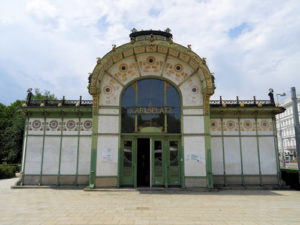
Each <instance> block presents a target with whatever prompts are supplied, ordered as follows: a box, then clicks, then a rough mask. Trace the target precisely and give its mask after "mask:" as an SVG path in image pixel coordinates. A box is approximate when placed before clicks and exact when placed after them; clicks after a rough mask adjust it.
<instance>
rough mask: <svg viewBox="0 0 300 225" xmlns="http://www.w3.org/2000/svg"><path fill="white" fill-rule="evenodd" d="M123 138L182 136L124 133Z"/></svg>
mask: <svg viewBox="0 0 300 225" xmlns="http://www.w3.org/2000/svg"><path fill="white" fill-rule="evenodd" d="M121 136H122V137H145V136H147V137H148V136H159V137H169V136H170V137H174V136H181V134H175V133H174V134H172V133H122V134H121Z"/></svg>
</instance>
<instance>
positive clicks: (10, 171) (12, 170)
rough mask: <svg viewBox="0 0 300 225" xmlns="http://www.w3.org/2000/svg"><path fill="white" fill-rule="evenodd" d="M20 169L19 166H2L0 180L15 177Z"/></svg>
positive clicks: (0, 167)
mask: <svg viewBox="0 0 300 225" xmlns="http://www.w3.org/2000/svg"><path fill="white" fill-rule="evenodd" d="M18 167H19V166H18V165H9V164H8V165H0V179H5V178H11V177H14V176H15V174H16V172H17V171H18Z"/></svg>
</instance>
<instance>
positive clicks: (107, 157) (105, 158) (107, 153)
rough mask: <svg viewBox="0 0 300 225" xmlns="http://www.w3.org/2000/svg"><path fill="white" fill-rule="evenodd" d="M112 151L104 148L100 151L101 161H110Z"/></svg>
mask: <svg viewBox="0 0 300 225" xmlns="http://www.w3.org/2000/svg"><path fill="white" fill-rule="evenodd" d="M112 154H113V150H112V149H111V148H104V149H103V150H102V161H112V157H113V155H112Z"/></svg>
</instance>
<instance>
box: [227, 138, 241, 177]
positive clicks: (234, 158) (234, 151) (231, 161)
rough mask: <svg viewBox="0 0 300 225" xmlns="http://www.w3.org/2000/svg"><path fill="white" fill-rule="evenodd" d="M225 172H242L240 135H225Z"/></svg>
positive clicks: (233, 173)
mask: <svg viewBox="0 0 300 225" xmlns="http://www.w3.org/2000/svg"><path fill="white" fill-rule="evenodd" d="M224 154H225V172H226V174H230V175H235V174H241V154H240V142H239V138H238V137H224Z"/></svg>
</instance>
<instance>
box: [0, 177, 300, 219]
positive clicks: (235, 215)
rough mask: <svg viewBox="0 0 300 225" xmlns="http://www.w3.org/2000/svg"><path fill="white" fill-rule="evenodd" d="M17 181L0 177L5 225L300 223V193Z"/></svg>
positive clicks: (1, 215) (0, 205)
mask: <svg viewBox="0 0 300 225" xmlns="http://www.w3.org/2000/svg"><path fill="white" fill-rule="evenodd" d="M14 182H16V178H14V179H8V180H0V224H12V225H26V224H28V225H36V224H45V225H46V224H59V225H64V224H77V225H79V224H82V225H83V224H94V225H96V224H109V225H113V224H130V225H132V224H180V225H189V224H206V225H209V224H222V225H229V224H230V225H235V224H236V225H243V224H248V225H250V224H251V225H254V224H265V225H266V224H280V225H288V224H294V225H296V224H297V225H299V224H300V192H299V191H267V190H243V191H236V190H234V191H233V190H231V191H230V190H225V191H219V192H198V193H197V192H196V193H191V192H178V193H164V192H155V193H149V192H138V191H131V192H121V191H118V192H86V191H82V190H62V189H60V190H57V189H10V186H11V185H13V184H14Z"/></svg>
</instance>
